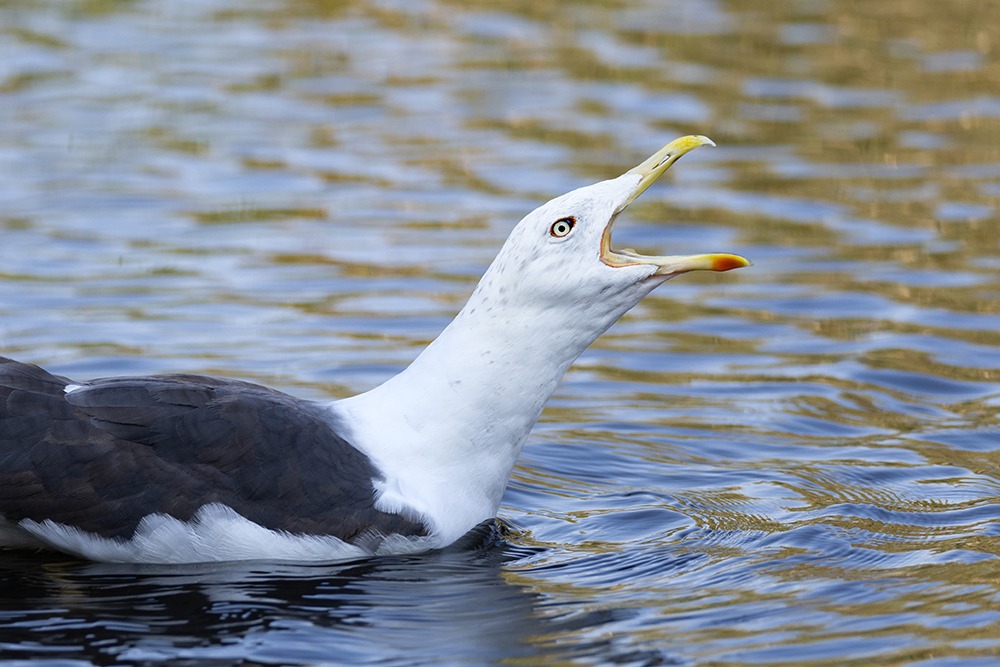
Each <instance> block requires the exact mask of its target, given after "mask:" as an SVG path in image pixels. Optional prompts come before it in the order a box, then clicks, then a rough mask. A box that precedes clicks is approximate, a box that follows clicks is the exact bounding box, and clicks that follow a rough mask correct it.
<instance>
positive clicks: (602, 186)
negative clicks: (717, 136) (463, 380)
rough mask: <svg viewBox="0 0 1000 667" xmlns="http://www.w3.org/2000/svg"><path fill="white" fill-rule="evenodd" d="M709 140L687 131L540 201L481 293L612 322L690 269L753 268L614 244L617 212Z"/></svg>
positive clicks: (721, 258)
mask: <svg viewBox="0 0 1000 667" xmlns="http://www.w3.org/2000/svg"><path fill="white" fill-rule="evenodd" d="M706 145H708V146H714V145H715V144H714V143H713V142H712V141H711V140H710V139H708V138H707V137H702V136H685V137H681V138H679V139H676V140H674V141H671V142H670V143H669V144H667V145H666V146H664V147H663V148H661V149H660V150H658V151H657V152H656V153H654V154H653V155H651V156H650V157H649V158H648V159H646V160H645V161H643V162H642V163H641V164H639V165H638V166H636V167H634V168H632V169H629V170H628V171H627V172H625V173H624V174H622V175H621V176H619V177H617V178H614V179H611V180H607V181H602V182H600V183H595V184H593V185H589V186H587V187H583V188H579V189H577V190H573V191H572V192H568V193H566V194H564V195H562V196H559V197H556V198H555V199H553V200H551V201H549V202H547V203H545V204H543V205H542V206H540V207H538V208H537V209H535V210H534V211H532V212H531V213H529V214H528V215H527V216H525V217H524V218H523V219H522V220H521V221H520V222H519V223H518V224H517V226H516V227H515V228H514V230H513V231H512V232H511V235H510V237H509V238H508V239H507V242H506V243H505V244H504V246H503V248H502V249H501V251H500V253H499V254H498V255H497V258H496V260H494V262H493V264H492V265H491V266H490V269H489V270H488V271H487V273H486V275H484V276H483V280H482V282H480V285H479V287H478V288H477V292H479V293H480V294H479V297H480V298H481V299H483V300H486V301H488V302H490V303H491V305H494V306H496V305H504V306H507V305H511V304H516V305H517V307H518V308H519V309H525V310H528V311H531V312H532V313H535V314H537V313H540V312H545V311H548V310H555V311H558V312H561V313H565V314H567V315H568V316H569V317H572V318H576V317H583V318H592V322H593V323H594V324H598V325H599V328H600V330H603V329H604V328H607V326H610V325H611V323H613V322H614V320H616V319H618V317H620V316H621V315H622V314H623V313H625V312H626V311H627V310H628V309H630V308H631V307H633V306H634V305H635V304H636V303H638V302H639V301H640V300H641V299H642V297H643V296H645V295H646V294H648V293H649V292H651V291H652V290H653V289H654V288H656V287H657V286H659V285H661V284H663V283H664V282H665V281H667V280H669V279H670V278H673V277H675V276H678V275H680V274H682V273H687V272H689V271H729V270H731V269H738V268H742V267H746V266H749V265H750V262H749V261H748V260H746V259H744V258H743V257H740V256H739V255H733V254H730V253H725V252H710V253H703V254H696V255H643V254H640V253H638V252H636V251H635V250H629V249H616V248H615V247H614V245H613V243H612V230H613V229H614V226H615V222H616V220H617V219H618V217H619V215H620V214H621V213H622V212H623V211H624V210H625V209H626V208H627V207H628V205H629V204H631V203H632V202H633V201H634V200H635V199H636V198H637V197H638V196H639V195H641V194H642V193H643V192H645V191H646V189H648V188H649V186H650V185H652V184H653V183H654V182H655V181H656V180H657V179H658V178H659V177H660V176H661V175H663V173H664V172H666V171H667V170H668V169H669V168H670V167H671V165H673V164H674V163H675V162H676V161H677V160H678V159H680V158H681V157H682V156H683V155H685V154H687V153H689V152H691V151H692V150H694V149H695V148H698V147H700V146H706Z"/></svg>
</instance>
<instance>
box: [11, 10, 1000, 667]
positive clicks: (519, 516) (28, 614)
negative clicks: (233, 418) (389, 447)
mask: <svg viewBox="0 0 1000 667" xmlns="http://www.w3.org/2000/svg"><path fill="white" fill-rule="evenodd" d="M995 25H1000V5H997V4H996V3H988V2H980V3H970V2H959V1H954V2H936V3H914V2H909V1H907V0H887V1H884V2H880V3H857V2H850V1H848V0H830V1H828V2H800V3H780V2H779V3H770V4H766V5H762V4H761V3H752V2H748V1H742V0H725V1H723V2H713V1H709V0H693V1H691V2H684V3H662V2H653V1H650V2H630V3H625V4H623V3H610V2H605V1H603V0H588V1H585V2H575V3H572V4H567V3H554V2H539V1H538V0H534V1H532V2H523V1H521V0H500V1H499V2H498V1H497V0H490V1H489V2H486V1H485V0H419V1H416V2H395V1H393V0H378V1H377V2H376V1H365V2H361V1H354V2H323V1H319V0H311V1H305V0H287V1H284V2H282V1H278V2H272V3H263V4H260V3H257V4H254V5H252V6H245V5H237V4H234V3H231V2H228V0H212V1H211V2H203V3H171V4H170V5H169V6H167V5H164V6H152V5H150V6H146V5H142V4H136V3H101V2H78V3H70V4H66V3H49V2H41V3H32V4H30V5H17V6H14V5H10V6H7V5H5V6H2V7H0V40H2V43H3V45H4V53H5V57H4V58H3V59H2V62H0V119H2V121H3V122H0V173H2V174H3V177H2V178H0V236H2V243H0V351H2V352H3V353H5V354H10V355H12V356H17V357H21V358H23V359H26V360H29V361H38V362H43V363H44V364H46V365H47V366H49V367H50V368H52V369H53V370H55V371H56V372H60V373H64V374H67V375H71V376H79V377H88V376H101V375H111V374H120V373H150V372H162V371H193V372H206V373H220V374H226V375H231V376H235V377H242V378H247V379H252V380H257V381H261V382H264V383H266V384H269V385H272V386H276V387H278V388H282V389H286V390H289V391H293V392H295V393H297V394H299V395H304V396H310V397H314V398H328V397H330V396H343V395H347V394H351V393H354V392H357V391H361V390H363V389H366V388H368V387H370V386H372V385H374V384H376V383H377V382H380V381H381V380H383V379H384V378H385V377H387V376H388V375H390V374H391V373H393V372H395V371H397V370H398V369H399V368H401V367H402V366H403V365H405V364H406V363H407V362H408V361H409V360H410V359H412V357H413V356H414V354H415V353H416V351H417V350H419V349H420V348H421V347H422V346H423V345H425V344H426V342H427V341H428V340H430V339H431V338H432V337H433V336H434V335H435V334H436V333H437V332H438V331H439V330H440V329H441V328H442V327H443V326H444V325H445V324H446V322H447V321H448V319H449V318H450V317H451V316H452V314H453V313H454V312H455V311H456V310H457V308H458V307H460V305H461V303H462V302H463V300H464V298H465V297H466V295H467V294H468V293H469V291H470V290H471V288H472V286H473V285H474V283H475V280H476V278H477V277H478V276H479V275H480V274H481V272H482V270H483V269H484V267H485V266H486V265H487V263H488V262H489V261H490V259H491V258H492V256H493V253H494V252H495V250H496V248H497V247H498V246H499V244H500V242H501V241H502V239H503V238H504V237H505V236H506V234H507V232H508V231H509V229H510V227H511V225H512V224H513V222H514V221H515V220H516V219H518V218H519V217H520V216H521V215H522V214H523V213H524V212H525V211H527V210H529V209H530V208H532V207H533V206H534V205H536V204H537V203H538V202H539V201H542V200H545V199H548V198H549V197H551V196H552V195H554V194H557V193H561V192H563V191H566V190H569V189H571V188H574V187H577V186H579V185H582V184H584V183H587V182H589V181H593V180H596V179H600V178H604V177H607V176H610V175H614V174H617V173H620V171H621V170H622V168H624V167H627V166H631V165H632V164H634V163H635V162H636V161H637V160H638V159H641V158H642V157H645V156H646V155H648V153H649V151H650V150H651V148H655V147H656V146H658V145H661V144H662V143H663V141H665V140H666V139H669V138H670V137H671V136H675V135H680V134H687V133H699V134H702V133H703V134H708V135H709V136H711V137H712V138H713V139H715V140H716V141H717V142H718V143H719V148H717V149H714V150H713V151H703V152H702V151H699V153H698V155H697V156H692V157H690V158H685V161H684V163H682V164H681V165H680V166H679V167H678V169H677V170H675V171H674V173H673V174H672V180H670V181H668V182H666V183H662V184H658V185H657V187H656V188H655V189H654V190H652V191H650V192H649V193H647V195H645V196H644V197H643V199H641V200H639V201H638V202H636V204H635V205H634V206H633V207H632V208H630V209H629V212H628V215H627V219H625V220H623V221H622V223H621V224H620V225H619V226H618V227H617V228H616V243H618V244H620V245H621V246H633V247H636V248H638V249H639V250H640V251H642V250H645V251H653V252H658V251H663V250H668V251H670V252H678V253H685V252H699V251H706V250H719V249H726V250H733V251H739V252H740V253H741V254H745V255H746V256H748V257H750V258H752V259H753V260H754V262H755V266H754V268H753V269H752V270H751V271H748V272H741V275H739V276H735V277H734V276H732V275H727V276H724V277H718V276H685V277H684V278H682V279H679V280H676V281H673V282H671V283H670V284H669V285H667V286H665V287H664V288H662V289H660V290H659V291H658V292H657V294H655V295H654V296H653V297H652V298H650V299H649V300H647V301H646V302H645V303H644V304H642V305H641V306H640V307H639V308H637V309H636V311H635V312H634V313H633V314H631V315H630V316H629V317H628V318H626V319H625V320H624V321H623V322H621V323H620V324H619V325H618V326H616V327H615V328H614V329H613V330H612V331H611V332H609V334H608V335H607V336H605V337H604V338H602V339H601V340H600V341H598V343H597V344H596V345H595V347H594V348H593V349H591V350H590V351H588V353H587V354H586V355H585V356H584V358H583V359H582V360H581V362H580V363H579V364H578V365H577V366H576V367H575V368H574V370H573V371H571V373H570V374H569V376H568V377H567V379H566V382H565V383H564V385H563V386H562V388H561V389H560V391H559V393H558V395H557V396H556V397H555V400H554V401H553V403H552V405H551V406H550V408H549V409H548V411H547V412H546V414H545V417H544V420H543V423H542V424H540V425H539V427H538V429H536V431H535V434H534V436H533V439H532V441H531V442H530V443H529V446H528V448H527V450H526V452H525V458H524V461H523V462H522V465H520V466H519V468H518V470H517V472H516V475H515V479H514V480H513V483H512V486H511V488H510V490H509V492H508V494H507V496H506V498H505V503H504V507H503V516H504V517H505V518H506V519H509V520H510V521H512V522H513V524H514V525H515V526H516V529H515V530H514V532H513V533H512V534H511V535H510V536H509V537H508V544H506V545H500V546H497V547H495V548H494V550H488V551H487V552H485V553H479V552H474V555H471V556H470V555H469V554H468V553H460V554H458V555H449V556H444V557H441V559H439V560H436V559H434V558H426V559H415V560H406V559H404V560H397V561H378V562H374V563H366V564H352V565H351V566H349V567H348V568H340V569H338V568H335V569H323V570H321V571H317V570H315V569H308V568H307V569H296V568H290V569H287V570H274V569H273V568H272V569H259V568H258V569H254V568H249V569H246V568H242V569H241V568H236V569H233V570H231V571H227V572H218V571H217V572H204V571H201V570H193V571H190V572H172V573H155V574H151V573H135V572H131V573H128V572H115V571H107V570H99V569H97V570H95V569H93V568H91V567H90V566H84V565H81V564H76V563H67V562H65V561H61V560H59V559H45V558H43V559H40V560H38V559H36V558H35V557H28V556H18V557H14V556H9V555H6V554H5V555H4V559H3V561H2V562H3V563H4V565H3V568H4V569H3V570H2V571H3V574H2V575H0V576H4V577H5V581H6V582H8V583H9V584H10V588H9V590H11V591H15V590H16V591H17V594H16V595H8V596H0V605H2V609H3V621H2V622H3V623H5V624H4V625H2V633H3V639H2V640H0V641H3V642H6V643H4V644H2V645H0V646H2V652H3V655H4V656H5V657H18V658H23V657H25V656H26V655H30V654H38V655H49V654H48V653H44V652H45V651H46V650H47V647H49V646H55V647H57V648H58V650H56V649H53V653H52V654H51V655H54V656H57V657H60V658H66V659H72V658H80V659H84V660H90V661H92V662H95V663H101V662H111V661H113V660H120V661H127V660H131V661H140V662H141V661H152V660H154V659H160V658H163V659H181V660H187V661H189V662H198V663H200V664H205V663H206V662H210V661H215V662H217V663H224V662H231V661H234V660H240V659H245V660H253V661H257V662H264V663H266V662H286V663H287V662H294V661H300V662H310V661H316V660H322V659H330V658H329V655H336V656H338V659H339V660H341V661H344V662H375V661H382V662H390V663H392V662H393V661H396V662H406V659H407V658H409V659H411V660H412V661H419V660H426V661H427V662H435V664H436V663H437V662H440V660H435V656H436V657H437V658H440V656H441V655H444V656H450V657H452V658H453V660H452V662H463V661H465V662H470V663H476V662H481V661H482V660H480V659H479V657H478V656H479V655H480V654H479V653H476V651H480V650H481V651H484V652H485V653H484V655H487V656H488V657H487V658H486V659H485V660H486V661H490V660H495V661H500V660H504V659H510V660H513V661H517V660H523V661H526V662H530V661H532V660H544V659H546V658H549V659H550V661H559V660H563V661H571V660H577V661H582V662H586V661H590V662H593V663H598V664H606V663H608V662H612V661H617V662H620V663H622V664H656V663H657V662H661V663H662V662H670V661H674V662H685V663H697V662H714V663H728V664H741V663H758V664H760V663H766V664H774V663H777V662H795V663H796V664H832V663H840V664H842V663H845V662H851V661H854V662H865V661H875V662H879V663H880V664H903V663H913V662H917V663H919V662H920V661H924V664H934V663H933V661H934V660H939V661H941V660H951V661H952V662H954V663H956V664H960V663H962V662H963V661H967V662H968V663H969V664H973V663H974V662H975V661H976V660H980V661H981V660H989V659H990V658H991V655H992V654H993V653H995V652H996V651H997V650H998V646H997V640H996V624H997V622H998V620H1000V619H997V617H996V612H995V610H994V608H995V606H996V605H995V598H996V594H997V587H996V577H995V576H994V575H993V574H992V572H991V568H992V567H993V566H994V564H995V562H996V558H997V557H998V555H1000V554H998V553H997V547H996V537H997V532H998V528H997V526H998V524H997V521H996V520H995V515H996V508H997V506H998V504H1000V503H998V499H1000V490H998V485H1000V482H998V480H1000V469H998V466H1000V460H998V456H997V453H996V452H997V450H998V442H1000V441H998V434H1000V422H998V418H997V408H998V405H1000V375H998V372H997V370H996V369H997V368H1000V338H998V335H997V331H998V330H1000V306H998V299H997V298H996V295H997V290H998V285H1000V279H998V275H1000V274H998V269H1000V260H998V247H997V239H998V238H1000V213H998V210H1000V206H998V203H1000V140H998V137H1000V120H998V119H1000V86H998V84H997V82H998V81H1000V56H998V54H1000V42H998V37H997V34H996V31H995V30H993V29H992V28H993V26H995ZM525 548H530V551H529V552H524V551H522V550H523V549H525ZM5 590H6V589H5ZM22 592H23V595H22V594H21V593H22ZM25 600H28V601H29V602H30V604H25V603H24V601H25ZM38 610H42V611H41V612H39V611H38ZM62 610H70V611H72V614H71V613H69V612H68V611H66V612H64V611H62ZM136 618H137V619H138V620H135V619H136ZM81 619H82V620H81ZM191 621H195V622H197V625H194V624H190V623H191ZM87 633H90V635H88V634H87ZM479 634H482V635H483V638H482V640H481V644H482V646H483V648H481V649H480V648H477V647H478V646H480V644H479V643H477V642H479V641H480V640H479V639H478V638H477V637H478V635H479ZM8 636H9V637H10V639H8ZM88 636H89V637H90V638H88ZM474 640H475V641H474ZM102 642H107V643H106V644H104V643H102ZM81 646H82V647H81ZM74 647H75V648H74ZM102 647H103V648H102ZM63 649H65V650H63ZM338 651H339V652H338ZM109 656H114V658H113V659H112V658H111V657H109ZM407 664H409V663H407Z"/></svg>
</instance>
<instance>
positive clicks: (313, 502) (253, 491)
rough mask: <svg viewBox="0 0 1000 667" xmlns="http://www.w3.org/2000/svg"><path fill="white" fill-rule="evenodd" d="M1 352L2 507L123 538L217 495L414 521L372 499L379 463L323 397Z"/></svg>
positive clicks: (315, 529) (266, 514) (317, 514)
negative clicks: (96, 370)
mask: <svg viewBox="0 0 1000 667" xmlns="http://www.w3.org/2000/svg"><path fill="white" fill-rule="evenodd" d="M68 384H70V381H69V380H67V379H66V378H62V377H58V376H55V375H51V374H50V373H47V372H46V371H44V370H42V369H41V368H39V367H37V366H32V365H29V364H22V363H19V362H16V361H12V360H10V359H4V358H2V357H0V516H3V517H4V518H6V519H7V520H8V521H13V522H17V521H20V520H21V519H25V518H27V519H33V520H35V521H43V520H45V519H51V520H53V521H56V522H59V523H62V524H66V525H70V526H76V527H78V528H80V529H82V530H85V531H88V532H91V533H95V534H97V535H101V536H104V537H118V538H128V537H131V535H132V534H133V533H134V531H135V529H136V526H137V525H138V523H139V521H140V520H141V519H142V517H144V516H146V515H147V514H151V513H163V514H169V515H171V516H174V517H176V518H178V519H181V520H185V521H186V520H188V519H190V518H191V517H192V516H193V515H194V513H195V512H196V511H197V510H198V509H199V508H200V507H202V506H204V505H206V504H209V503H222V504H224V505H227V506H229V507H231V508H232V509H234V510H235V511H236V512H238V513H239V514H241V515H242V516H244V517H246V518H247V519H250V520H251V521H254V522H256V523H258V524H260V525H262V526H264V527H266V528H271V529H275V530H284V531H288V532H291V533H300V534H313V535H334V536H336V537H339V538H340V539H342V540H345V541H348V542H351V541H353V540H355V539H356V538H358V537H359V536H361V535H363V534H365V533H366V532H370V531H373V530H374V531H377V532H378V533H381V534H383V535H391V534H403V535H424V534H426V528H425V526H424V525H423V524H421V523H419V522H414V521H411V520H408V519H406V518H404V517H402V516H400V515H397V514H392V513H386V512H382V511H379V510H378V509H376V508H375V506H374V497H375V490H374V486H373V484H374V481H375V480H377V479H378V478H379V473H378V470H377V469H376V468H375V467H374V465H373V464H372V463H371V461H370V460H369V459H368V458H367V457H366V456H365V455H364V454H363V453H361V452H360V451H358V450H357V449H356V448H355V447H353V446H352V445H351V444H350V443H349V442H348V441H347V440H345V439H344V437H342V436H341V435H338V433H337V432H336V431H335V427H334V424H333V422H332V420H331V415H329V414H328V413H327V412H326V411H325V409H324V408H322V407H321V406H319V405H317V404H314V403H311V402H309V401H303V400H301V399H297V398H295V397H293V396H289V395H288V394H284V393H282V392H279V391H274V390H271V389H267V388H265V387H261V386H259V385H254V384H250V383H247V382H239V381H236V380H225V379H217V378H210V377H201V376H194V375H163V376H153V377H146V378H111V379H104V380H94V381H91V382H86V383H80V385H81V388H80V389H74V390H72V391H70V392H69V393H66V392H65V387H66V386H67V385H68Z"/></svg>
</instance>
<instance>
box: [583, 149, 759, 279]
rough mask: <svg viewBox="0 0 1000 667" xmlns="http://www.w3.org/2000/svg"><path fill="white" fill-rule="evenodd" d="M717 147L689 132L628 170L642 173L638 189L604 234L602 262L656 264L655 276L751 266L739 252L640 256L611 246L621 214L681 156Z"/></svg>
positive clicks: (621, 264)
mask: <svg viewBox="0 0 1000 667" xmlns="http://www.w3.org/2000/svg"><path fill="white" fill-rule="evenodd" d="M705 145H708V146H714V145H715V142H713V141H712V140H711V139H709V138H708V137H702V136H700V135H699V136H695V135H688V136H686V137H681V138H680V139H674V140H673V141H671V142H670V143H669V144H667V145H666V146H664V147H663V148H661V149H660V150H658V151H656V152H655V153H653V155H651V156H649V158H648V159H646V160H645V161H644V162H643V163H642V164H640V165H638V166H636V167H633V168H632V169H629V170H628V171H627V172H626V174H636V175H638V176H640V179H639V182H638V183H637V184H636V186H635V189H634V190H633V191H632V192H631V193H630V194H629V196H628V197H627V198H626V199H625V201H624V202H623V203H622V204H621V205H620V206H619V207H618V210H616V211H615V213H614V215H612V216H611V220H609V221H608V226H607V227H606V228H605V229H604V234H603V236H602V237H601V261H603V262H604V263H605V264H607V265H608V266H612V267H622V266H635V265H637V264H651V265H654V266H656V267H657V269H656V271H655V272H654V274H653V275H657V276H672V275H676V274H678V273H686V272H688V271H729V270H730V269H742V268H744V267H747V266H750V261H749V260H748V259H746V258H744V257H740V256H739V255H732V254H729V253H724V252H715V253H707V254H703V255H664V256H651V255H640V254H639V253H637V252H636V251H634V250H614V249H612V247H611V228H612V227H614V224H615V220H616V219H617V217H618V214H619V213H621V212H622V211H624V210H625V208H626V207H627V206H628V205H629V204H631V203H632V202H633V201H635V199H636V198H637V197H638V196H639V195H641V194H642V193H643V192H645V191H646V189H647V188H649V186H650V185H652V184H653V183H654V182H655V181H656V179H658V178H659V177H660V176H662V175H663V172H665V171H666V170H667V169H669V168H670V165H672V164H673V163H674V162H677V160H679V159H680V158H681V156H683V155H686V154H687V153H690V152H691V151H693V150H694V149H696V148H698V147H699V146H705Z"/></svg>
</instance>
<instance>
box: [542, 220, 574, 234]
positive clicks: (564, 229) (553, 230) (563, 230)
mask: <svg viewBox="0 0 1000 667" xmlns="http://www.w3.org/2000/svg"><path fill="white" fill-rule="evenodd" d="M574 227H576V219H575V218H559V219H558V220H556V221H555V222H553V223H552V226H551V227H549V234H550V235H551V236H554V237H555V238H557V239H561V238H562V237H564V236H566V235H567V234H569V233H570V232H571V231H573V228H574Z"/></svg>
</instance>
